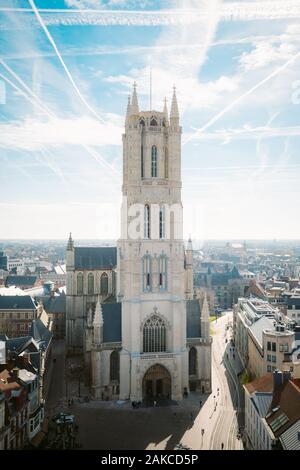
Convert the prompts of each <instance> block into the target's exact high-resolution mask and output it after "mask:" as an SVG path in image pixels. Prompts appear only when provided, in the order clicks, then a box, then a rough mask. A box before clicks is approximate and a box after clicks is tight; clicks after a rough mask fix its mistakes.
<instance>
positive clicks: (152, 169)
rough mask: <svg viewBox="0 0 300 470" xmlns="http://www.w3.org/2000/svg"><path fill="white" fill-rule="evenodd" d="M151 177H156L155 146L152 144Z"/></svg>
mask: <svg viewBox="0 0 300 470" xmlns="http://www.w3.org/2000/svg"><path fill="white" fill-rule="evenodd" d="M151 177H152V178H156V177H157V147H156V145H152V147H151Z"/></svg>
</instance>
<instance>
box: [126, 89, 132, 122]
mask: <svg viewBox="0 0 300 470" xmlns="http://www.w3.org/2000/svg"><path fill="white" fill-rule="evenodd" d="M130 114H131V102H130V95H128V102H127V111H126V121H127V120H128V118H129V116H130Z"/></svg>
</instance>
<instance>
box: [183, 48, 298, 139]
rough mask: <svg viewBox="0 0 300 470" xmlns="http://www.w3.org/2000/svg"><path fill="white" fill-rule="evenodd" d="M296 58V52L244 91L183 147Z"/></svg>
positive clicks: (190, 137)
mask: <svg viewBox="0 0 300 470" xmlns="http://www.w3.org/2000/svg"><path fill="white" fill-rule="evenodd" d="M298 57H300V52H297V54H295V55H294V56H293V57H291V59H289V60H288V61H286V62H285V63H284V64H283V65H281V66H280V67H278V68H277V69H276V70H274V72H272V73H270V74H269V75H268V76H267V77H265V78H264V79H263V80H261V81H260V82H259V83H257V84H256V85H254V86H253V87H251V88H250V89H249V90H248V91H246V92H245V93H243V94H242V95H240V96H239V97H238V98H236V99H235V100H233V101H232V102H231V103H230V104H229V105H228V106H226V107H225V108H224V109H223V110H222V111H220V112H219V113H218V114H217V115H216V116H214V117H213V118H211V119H210V120H209V121H208V122H207V123H206V124H205V125H204V126H203V127H201V128H200V129H198V130H197V131H196V132H195V133H194V134H192V135H191V136H189V137H188V138H187V139H186V140H185V142H183V145H185V144H187V143H188V142H190V141H191V140H192V139H195V138H197V137H198V135H199V134H201V132H203V131H205V130H206V129H208V128H209V127H211V126H212V125H213V124H215V122H217V121H218V120H219V119H221V118H222V117H223V116H224V114H226V113H227V112H228V111H231V110H232V109H233V108H234V107H235V106H236V105H237V104H239V103H240V102H241V101H242V100H243V99H244V98H246V97H247V96H249V95H251V93H253V92H254V91H255V90H257V89H258V88H259V87H261V86H262V85H264V84H265V83H266V82H268V81H269V80H271V78H273V77H276V75H278V74H279V73H280V72H282V71H283V70H285V69H286V68H287V67H288V66H289V65H290V64H291V63H293V62H294V61H295V60H296V59H298Z"/></svg>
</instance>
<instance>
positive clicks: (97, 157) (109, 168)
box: [0, 60, 120, 183]
mask: <svg viewBox="0 0 300 470" xmlns="http://www.w3.org/2000/svg"><path fill="white" fill-rule="evenodd" d="M1 63H2V65H4V64H5V63H4V62H3V60H1ZM4 66H6V67H5V68H6V70H7V71H8V72H9V73H11V74H12V75H13V76H14V78H15V79H16V80H17V81H18V82H19V83H20V84H21V85H22V86H25V89H26V90H27V92H24V90H22V89H21V88H20V87H19V86H17V85H16V84H14V83H13V82H12V81H11V80H10V79H9V78H7V77H6V76H5V75H3V74H2V73H1V72H0V78H2V80H4V81H5V82H6V83H8V84H9V85H10V86H11V87H12V88H13V89H14V90H16V91H17V92H18V93H19V94H20V95H22V96H23V97H24V98H25V99H26V100H27V101H29V102H30V103H31V104H32V105H33V106H35V105H37V106H38V107H39V108H40V109H41V110H42V111H43V112H44V113H45V114H46V115H47V116H48V117H50V118H52V119H58V117H57V116H56V114H54V113H53V112H52V111H50V110H49V108H48V107H47V106H45V105H44V104H43V103H42V102H41V101H40V99H39V98H38V96H37V95H36V94H35V93H33V91H32V90H31V89H30V88H29V87H28V86H27V85H26V84H24V82H23V80H22V79H21V78H20V77H19V76H18V75H17V74H16V73H15V72H14V71H13V70H12V69H11V68H10V67H8V66H7V65H6V64H5V65H4ZM81 146H82V147H83V148H84V149H85V150H86V151H87V152H88V154H89V155H90V156H91V157H92V158H93V159H94V160H96V161H97V162H98V163H100V164H101V166H102V167H103V168H104V169H105V170H106V171H108V172H109V173H110V176H111V177H112V178H113V179H114V180H115V181H116V182H118V183H119V178H120V174H119V172H118V171H117V170H116V169H115V168H114V167H113V166H112V165H110V164H109V163H107V161H106V160H105V159H104V157H102V155H100V154H99V152H97V151H96V150H95V149H93V148H92V147H90V146H88V145H85V144H81Z"/></svg>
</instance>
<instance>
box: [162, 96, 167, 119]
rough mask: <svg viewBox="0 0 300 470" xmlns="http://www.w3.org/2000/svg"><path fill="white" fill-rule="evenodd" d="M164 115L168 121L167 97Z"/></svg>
mask: <svg viewBox="0 0 300 470" xmlns="http://www.w3.org/2000/svg"><path fill="white" fill-rule="evenodd" d="M163 113H164V115H165V116H166V118H167V119H168V107H167V98H166V97H165V99H164V109H163Z"/></svg>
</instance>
